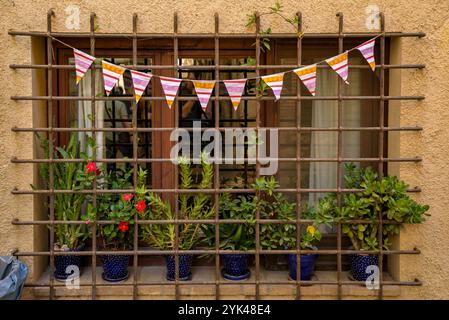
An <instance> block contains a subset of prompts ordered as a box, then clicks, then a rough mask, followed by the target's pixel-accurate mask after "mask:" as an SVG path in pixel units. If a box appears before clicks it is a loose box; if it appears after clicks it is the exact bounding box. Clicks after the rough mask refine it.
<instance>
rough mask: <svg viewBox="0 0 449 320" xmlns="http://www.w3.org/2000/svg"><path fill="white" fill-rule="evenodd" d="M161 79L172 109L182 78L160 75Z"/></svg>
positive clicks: (168, 103)
mask: <svg viewBox="0 0 449 320" xmlns="http://www.w3.org/2000/svg"><path fill="white" fill-rule="evenodd" d="M159 79H160V80H161V85H162V90H164V95H165V100H167V105H168V107H169V108H170V109H171V106H172V105H173V102H174V101H175V98H176V95H177V94H178V89H179V85H180V84H181V82H182V80H181V79H178V78H170V77H159Z"/></svg>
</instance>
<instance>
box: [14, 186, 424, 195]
mask: <svg viewBox="0 0 449 320" xmlns="http://www.w3.org/2000/svg"><path fill="white" fill-rule="evenodd" d="M132 191H133V189H96V190H95V191H94V190H76V191H75V190H65V189H56V190H51V189H50V190H39V189H38V190H19V189H14V190H12V191H11V193H12V194H51V193H54V194H78V193H83V194H93V193H97V194H103V193H112V194H121V193H129V192H132ZM148 191H150V192H160V193H162V192H165V193H176V192H178V193H187V194H188V193H194V194H195V193H214V192H215V189H148ZM276 191H278V192H285V193H292V192H293V193H295V192H297V189H296V188H279V189H276ZM363 191H364V190H363V189H342V188H339V189H338V188H336V189H319V188H307V189H306V188H301V190H299V192H301V193H310V192H312V193H324V192H325V193H329V192H340V193H357V192H363ZM219 192H220V193H254V192H255V190H254V189H219ZM407 192H421V189H420V188H418V187H415V188H409V189H408V190H407Z"/></svg>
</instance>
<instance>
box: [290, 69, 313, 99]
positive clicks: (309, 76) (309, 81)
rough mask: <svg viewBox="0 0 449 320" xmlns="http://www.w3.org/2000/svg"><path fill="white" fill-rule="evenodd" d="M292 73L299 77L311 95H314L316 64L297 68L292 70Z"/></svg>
mask: <svg viewBox="0 0 449 320" xmlns="http://www.w3.org/2000/svg"><path fill="white" fill-rule="evenodd" d="M293 72H294V73H296V75H297V76H298V77H299V79H301V81H302V83H304V85H305V86H306V88H307V89H308V90H309V92H310V94H311V95H312V96H315V90H316V64H313V65H311V66H306V67H303V68H298V69H295V70H293Z"/></svg>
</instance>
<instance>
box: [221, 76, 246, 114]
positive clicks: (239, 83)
mask: <svg viewBox="0 0 449 320" xmlns="http://www.w3.org/2000/svg"><path fill="white" fill-rule="evenodd" d="M223 83H224V84H225V87H226V90H228V94H229V96H230V97H231V102H232V106H233V107H234V110H237V108H238V107H239V105H240V100H242V95H243V91H244V90H245V84H246V79H237V80H223Z"/></svg>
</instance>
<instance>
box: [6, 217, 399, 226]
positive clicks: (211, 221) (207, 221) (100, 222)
mask: <svg viewBox="0 0 449 320" xmlns="http://www.w3.org/2000/svg"><path fill="white" fill-rule="evenodd" d="M215 221H216V220H215V219H196V220H189V219H177V220H176V219H175V220H139V221H138V222H137V224H142V225H144V224H215ZM296 221H297V220H283V219H261V220H260V222H259V223H260V224H296ZM299 222H300V223H304V224H311V223H313V222H314V220H311V219H299ZM115 223H116V222H115V221H112V220H97V224H98V225H105V224H115ZM247 223H248V221H246V220H240V219H224V220H218V221H217V224H247ZM377 223H379V220H377V219H374V220H361V219H354V220H346V221H345V224H377ZM383 223H384V224H401V223H400V222H397V221H395V220H383ZM11 224H13V225H50V224H61V225H76V224H87V222H86V221H68V220H31V221H30V220H19V219H17V218H14V219H13V220H12V221H11Z"/></svg>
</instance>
